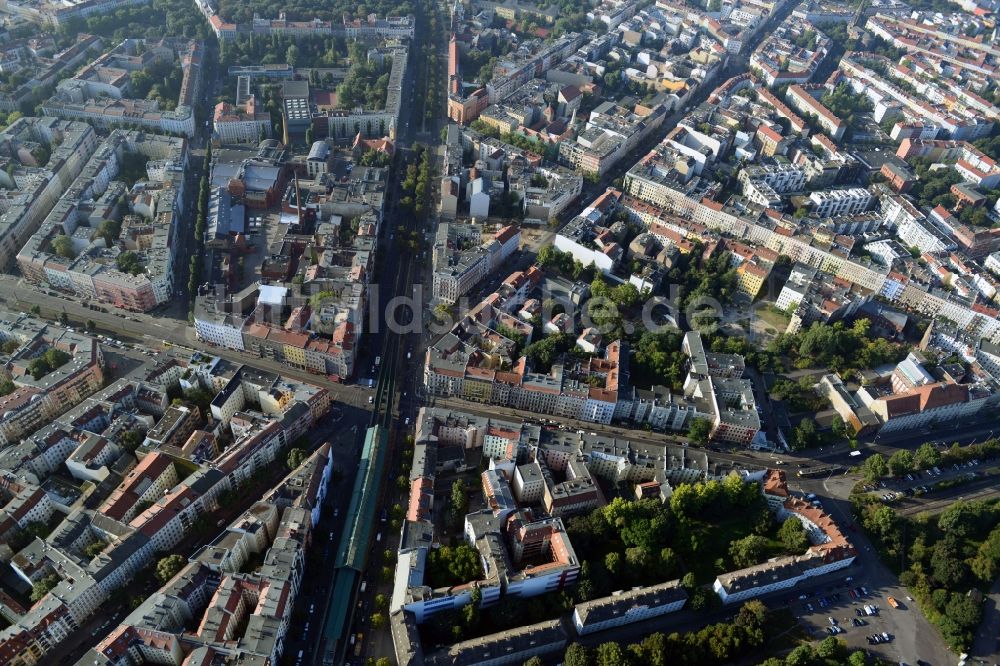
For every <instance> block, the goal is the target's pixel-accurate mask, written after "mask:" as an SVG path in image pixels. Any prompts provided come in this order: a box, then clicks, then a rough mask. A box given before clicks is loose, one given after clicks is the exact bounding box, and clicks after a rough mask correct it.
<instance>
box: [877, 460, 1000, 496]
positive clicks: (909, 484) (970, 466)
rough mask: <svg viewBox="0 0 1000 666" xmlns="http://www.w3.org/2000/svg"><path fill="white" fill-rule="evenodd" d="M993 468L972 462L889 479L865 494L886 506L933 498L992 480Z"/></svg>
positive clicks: (978, 462)
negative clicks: (987, 478)
mask: <svg viewBox="0 0 1000 666" xmlns="http://www.w3.org/2000/svg"><path fill="white" fill-rule="evenodd" d="M994 472H995V470H994V469H992V468H985V466H981V462H980V461H979V460H969V461H966V462H962V463H955V464H952V465H942V466H941V467H934V468H931V469H926V470H924V471H922V472H912V473H910V474H907V475H905V476H903V477H899V478H896V479H889V480H886V481H880V482H877V483H871V484H868V485H866V486H865V490H867V491H868V492H870V493H872V494H874V495H877V496H878V497H879V499H881V500H882V501H883V502H885V503H887V504H888V503H892V502H901V501H904V500H905V499H907V498H916V497H923V496H925V495H929V496H931V497H933V496H934V495H935V494H936V493H940V492H942V491H943V490H946V489H948V488H950V487H953V486H954V485H955V484H956V483H962V482H966V483H967V482H970V481H974V480H976V479H977V478H982V477H984V476H991V475H992V474H993V473H994Z"/></svg>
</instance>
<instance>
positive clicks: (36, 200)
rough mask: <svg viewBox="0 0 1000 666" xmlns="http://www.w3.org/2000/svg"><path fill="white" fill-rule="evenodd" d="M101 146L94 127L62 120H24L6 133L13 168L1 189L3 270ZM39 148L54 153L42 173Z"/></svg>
mask: <svg viewBox="0 0 1000 666" xmlns="http://www.w3.org/2000/svg"><path fill="white" fill-rule="evenodd" d="M98 142H99V139H98V137H97V133H96V132H94V130H93V128H92V127H90V125H87V124H86V123H81V122H72V121H66V120H59V119H58V118H20V119H19V120H17V121H16V122H14V123H12V124H11V125H10V126H9V127H7V128H6V129H5V130H4V131H3V132H2V133H0V154H2V155H3V156H4V157H6V158H8V159H9V160H10V163H11V164H12V165H13V168H12V169H10V170H7V171H4V172H3V173H2V174H0V184H2V185H3V186H4V187H5V188H7V190H8V191H7V196H6V200H5V204H4V210H3V212H2V214H0V267H2V268H10V266H11V265H12V264H13V262H14V258H15V256H16V255H17V252H18V250H20V249H21V247H22V246H23V245H24V244H25V242H26V241H27V240H28V238H30V237H31V235H32V234H34V233H35V232H36V231H38V227H39V226H40V225H41V224H42V220H43V219H45V216H46V215H48V214H49V211H51V210H52V207H53V206H54V205H55V204H56V202H57V201H58V199H59V197H61V196H62V195H63V193H64V192H65V191H66V190H67V189H68V188H69V186H70V184H71V183H72V182H73V180H74V179H75V178H76V177H77V176H78V175H79V174H80V172H81V170H82V169H83V167H84V165H85V164H86V162H87V160H88V159H89V158H90V156H91V155H92V154H93V152H94V150H95V149H96V148H97V144H98ZM39 146H42V147H44V148H45V149H46V150H47V151H49V152H50V156H49V159H48V162H47V163H46V164H45V165H44V166H42V167H39V165H38V164H37V163H36V162H35V159H34V157H32V154H33V152H34V151H35V150H36V149H37V147H39Z"/></svg>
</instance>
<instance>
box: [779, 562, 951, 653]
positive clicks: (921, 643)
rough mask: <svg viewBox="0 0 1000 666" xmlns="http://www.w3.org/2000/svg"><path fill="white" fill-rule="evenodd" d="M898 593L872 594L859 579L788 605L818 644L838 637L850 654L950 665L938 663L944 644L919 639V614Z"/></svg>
mask: <svg viewBox="0 0 1000 666" xmlns="http://www.w3.org/2000/svg"><path fill="white" fill-rule="evenodd" d="M865 592H867V594H866V593H865ZM896 594H898V591H897V590H890V591H888V592H886V591H885V590H876V589H873V588H872V587H871V586H870V585H868V584H867V582H866V579H865V577H864V576H856V577H854V578H852V580H851V581H850V582H847V581H846V579H842V580H841V581H840V582H838V583H836V584H834V585H828V586H826V587H824V588H822V589H819V590H815V591H813V592H811V593H804V594H799V595H797V596H795V597H793V598H792V599H790V600H789V607H790V608H791V610H792V612H793V613H794V614H795V616H796V617H797V618H798V619H799V623H800V624H801V626H802V627H803V628H804V629H805V630H806V631H807V632H808V633H809V634H810V635H811V637H812V638H813V639H814V640H822V639H824V638H826V637H827V636H830V635H836V636H837V637H838V638H840V639H842V640H844V641H845V642H846V643H847V645H848V646H849V647H850V648H851V649H861V650H867V651H869V652H870V653H872V654H874V655H878V656H880V657H882V658H884V659H887V660H889V661H892V662H893V663H906V664H911V665H913V664H916V663H917V662H918V661H921V662H923V663H930V664H939V663H940V664H943V663H946V662H945V661H944V658H945V655H944V654H941V655H938V656H937V658H935V655H937V653H939V652H940V651H941V646H940V639H937V638H936V636H934V635H933V634H932V635H930V636H928V635H921V632H920V631H919V630H918V628H919V625H921V624H923V623H922V622H919V621H918V618H917V615H919V612H918V611H916V610H910V609H909V606H910V605H911V604H910V602H909V601H908V598H907V597H906V596H895V595H896ZM904 594H905V593H904ZM888 595H894V598H895V599H896V601H897V603H898V605H899V607H898V608H892V607H890V605H889V603H888V602H887V601H886V599H887V596H888ZM802 597H805V598H802ZM866 606H867V607H869V610H872V609H873V610H874V611H875V614H874V615H873V614H871V613H870V612H869V610H866ZM919 619H920V620H922V619H923V618H922V617H921V618H919ZM931 631H932V632H933V631H934V630H933V629H931ZM885 637H888V639H886V638H885Z"/></svg>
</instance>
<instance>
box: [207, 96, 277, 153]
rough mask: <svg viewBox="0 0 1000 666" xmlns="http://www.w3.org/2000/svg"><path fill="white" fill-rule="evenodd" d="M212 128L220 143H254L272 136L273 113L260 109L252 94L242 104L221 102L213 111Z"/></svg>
mask: <svg viewBox="0 0 1000 666" xmlns="http://www.w3.org/2000/svg"><path fill="white" fill-rule="evenodd" d="M212 129H213V130H214V132H215V134H216V135H217V136H218V139H219V142H220V143H252V144H254V145H256V144H257V143H259V142H260V141H262V140H263V139H268V138H270V137H271V114H270V113H268V112H266V111H264V110H262V109H259V108H258V106H257V98H256V96H254V95H250V97H249V98H247V100H246V101H245V102H244V103H243V104H242V106H233V105H231V104H229V103H228V102H219V103H218V104H216V105H215V110H214V111H213V113H212Z"/></svg>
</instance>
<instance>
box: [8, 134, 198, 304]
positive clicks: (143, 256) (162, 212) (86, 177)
mask: <svg viewBox="0 0 1000 666" xmlns="http://www.w3.org/2000/svg"><path fill="white" fill-rule="evenodd" d="M135 156H140V157H142V158H146V159H148V160H149V161H148V162H147V166H146V175H147V177H148V179H149V180H148V181H147V182H146V184H145V186H144V187H143V188H141V190H137V191H135V192H131V193H129V192H126V190H125V186H124V184H123V183H121V182H119V181H116V180H115V179H116V177H117V176H118V174H119V173H120V171H121V169H122V165H123V164H124V163H125V161H126V160H127V159H129V158H130V157H135ZM186 166H187V142H186V141H185V140H184V139H177V138H173V137H167V136H159V135H154V134H147V133H141V132H136V131H128V132H127V131H124V130H115V131H114V132H112V133H111V135H110V136H109V137H108V138H107V139H105V140H104V141H103V142H101V144H100V145H98V146H96V147H95V149H94V150H93V151H92V153H91V155H89V159H88V161H87V162H86V164H85V165H84V167H83V169H82V171H81V172H80V173H79V175H78V176H77V177H76V178H75V179H74V180H73V182H72V185H71V189H70V191H71V192H72V193H73V195H72V196H64V197H62V198H61V199H60V200H59V202H58V203H57V204H56V205H55V206H54V207H53V208H52V210H51V212H50V213H49V214H48V215H47V216H46V218H45V220H44V221H43V222H42V224H41V226H40V228H39V229H38V230H37V231H36V232H35V233H34V234H33V235H32V236H31V237H30V238H28V239H27V240H26V242H25V243H24V245H23V247H21V248H20V250H19V252H18V253H17V263H18V267H19V268H20V269H21V272H22V274H23V275H24V276H25V278H26V279H27V280H28V281H30V282H32V283H35V284H47V285H48V286H50V287H55V288H57V289H60V290H62V291H64V292H70V293H74V294H76V295H77V296H79V297H81V298H90V299H95V300H98V301H101V302H103V303H109V304H112V305H114V306H115V307H118V308H121V309H126V310H134V311H146V310H150V309H152V308H154V307H156V306H158V305H160V304H162V303H165V302H166V301H167V300H169V299H171V298H173V296H174V287H173V274H174V268H175V261H176V260H177V259H176V257H175V255H174V249H173V248H175V247H176V246H177V244H178V238H177V236H178V234H179V233H180V229H181V227H182V226H183V225H182V224H180V215H181V213H182V211H183V208H184V205H185V199H184V169H185V168H186ZM121 198H124V199H126V201H128V203H129V206H128V209H129V211H128V213H126V214H125V215H124V216H123V214H122V212H121V211H120V210H119V200H120V199H121ZM119 216H123V219H122V233H121V236H120V238H119V239H118V241H117V243H114V244H112V245H111V246H109V245H107V243H106V240H105V238H104V237H103V236H101V237H99V240H98V239H97V238H94V237H95V236H97V234H96V230H97V227H98V225H99V223H100V222H101V220H104V219H115V218H116V217H119ZM63 236H65V237H68V238H69V239H70V240H71V243H72V249H71V251H70V252H69V253H68V256H67V255H65V254H60V253H57V252H56V251H55V249H54V247H53V241H54V240H55V239H56V238H58V237H63ZM92 238H94V240H92ZM127 254H130V255H131V256H132V257H133V258H134V259H136V261H135V262H132V263H122V259H123V258H125V255H127Z"/></svg>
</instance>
